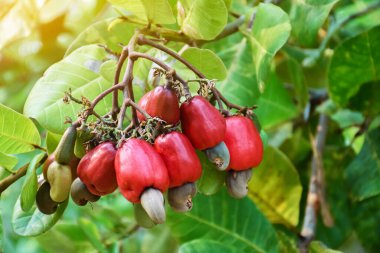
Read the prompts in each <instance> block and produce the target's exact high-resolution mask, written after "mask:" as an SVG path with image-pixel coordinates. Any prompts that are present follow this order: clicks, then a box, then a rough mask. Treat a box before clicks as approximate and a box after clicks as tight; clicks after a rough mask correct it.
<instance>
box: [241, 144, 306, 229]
mask: <svg viewBox="0 0 380 253" xmlns="http://www.w3.org/2000/svg"><path fill="white" fill-rule="evenodd" d="M248 187H249V192H248V196H249V197H250V198H251V199H252V200H253V201H254V202H255V203H256V205H257V206H258V207H259V209H260V210H261V211H262V212H263V213H264V214H265V215H266V217H267V218H268V219H269V220H270V221H271V222H272V223H281V224H284V225H287V226H293V227H295V226H297V224H298V217H299V209H300V207H299V203H300V200H301V194H302V186H301V182H300V179H299V176H298V173H297V170H296V169H295V168H294V166H293V164H292V163H291V161H289V159H288V158H287V157H286V155H285V154H283V153H282V152H281V151H280V150H278V149H275V148H273V147H271V146H268V147H267V149H266V150H265V153H264V160H263V161H262V162H261V164H260V166H259V167H257V168H256V169H253V175H252V179H251V181H250V182H249V185H248Z"/></svg>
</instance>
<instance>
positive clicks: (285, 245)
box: [276, 229, 299, 253]
mask: <svg viewBox="0 0 380 253" xmlns="http://www.w3.org/2000/svg"><path fill="white" fill-rule="evenodd" d="M276 232H277V238H278V241H279V244H280V251H279V252H287V253H298V252H299V249H298V247H297V241H298V240H297V239H298V238H297V237H296V236H295V235H291V234H290V233H289V232H287V233H286V232H284V231H282V230H279V229H277V231H276Z"/></svg>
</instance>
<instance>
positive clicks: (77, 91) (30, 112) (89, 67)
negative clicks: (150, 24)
mask: <svg viewBox="0 0 380 253" xmlns="http://www.w3.org/2000/svg"><path fill="white" fill-rule="evenodd" d="M107 57H108V54H107V53H106V52H105V50H104V49H103V48H101V47H99V46H97V45H88V46H84V47H81V48H79V49H77V50H75V51H74V52H73V53H71V54H70V55H69V56H67V57H66V58H64V59H63V60H61V61H60V62H58V63H56V64H54V65H52V66H51V67H50V68H49V69H48V70H47V71H46V72H45V74H44V76H43V77H41V78H40V79H39V80H38V81H37V83H36V84H35V86H34V87H33V89H32V90H31V91H30V94H29V96H28V99H27V100H26V103H25V107H24V113H25V114H26V115H27V116H29V117H32V118H35V119H36V120H37V121H38V122H39V123H40V124H41V125H42V126H43V127H44V128H46V129H47V130H49V131H51V132H53V133H57V134H62V133H63V132H64V130H65V129H66V127H67V126H65V124H64V122H65V121H66V117H70V118H71V119H75V118H76V117H77V114H78V112H79V111H80V110H81V108H82V105H79V104H76V103H74V102H70V104H65V103H64V102H63V97H64V92H65V91H69V89H71V94H72V95H73V96H74V97H76V98H79V99H80V98H81V96H84V97H86V98H88V99H90V100H92V99H94V98H95V97H96V96H97V95H98V94H100V93H101V92H102V91H104V90H106V89H108V88H110V87H111V85H112V84H111V83H110V82H109V81H107V80H105V79H104V78H103V77H102V76H101V75H100V73H99V72H100V66H101V65H102V63H103V62H104V61H107ZM111 98H112V95H111V94H110V95H108V96H106V98H105V99H104V100H102V101H101V102H100V103H99V104H98V105H97V106H96V108H95V110H96V112H97V113H98V114H100V115H104V114H106V113H107V112H108V111H110V109H111V106H112V103H111Z"/></svg>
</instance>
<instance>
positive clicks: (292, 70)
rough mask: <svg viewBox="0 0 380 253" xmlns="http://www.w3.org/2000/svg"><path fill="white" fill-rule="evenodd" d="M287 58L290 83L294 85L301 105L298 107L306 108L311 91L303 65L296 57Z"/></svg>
mask: <svg viewBox="0 0 380 253" xmlns="http://www.w3.org/2000/svg"><path fill="white" fill-rule="evenodd" d="M287 60H288V61H287V67H288V68H287V72H289V76H290V83H292V84H293V85H294V93H295V97H296V99H297V102H298V105H299V106H298V107H299V108H300V109H304V108H305V106H306V105H307V103H308V102H309V93H308V90H307V85H306V82H305V77H304V73H303V71H302V66H301V64H300V63H299V62H298V61H297V60H295V59H294V58H291V57H288V59H287Z"/></svg>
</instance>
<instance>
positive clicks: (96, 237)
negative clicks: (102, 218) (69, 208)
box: [79, 218, 107, 253]
mask: <svg viewBox="0 0 380 253" xmlns="http://www.w3.org/2000/svg"><path fill="white" fill-rule="evenodd" d="M79 226H80V228H81V229H82V231H83V233H84V234H85V235H86V237H87V238H88V240H89V241H90V242H91V244H92V245H93V246H94V247H95V248H96V249H97V250H98V251H99V252H102V253H104V252H107V250H106V248H105V247H104V246H103V244H102V242H101V241H100V234H99V231H98V228H97V227H96V225H95V224H94V223H93V222H91V221H90V220H88V219H84V218H81V219H79Z"/></svg>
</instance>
